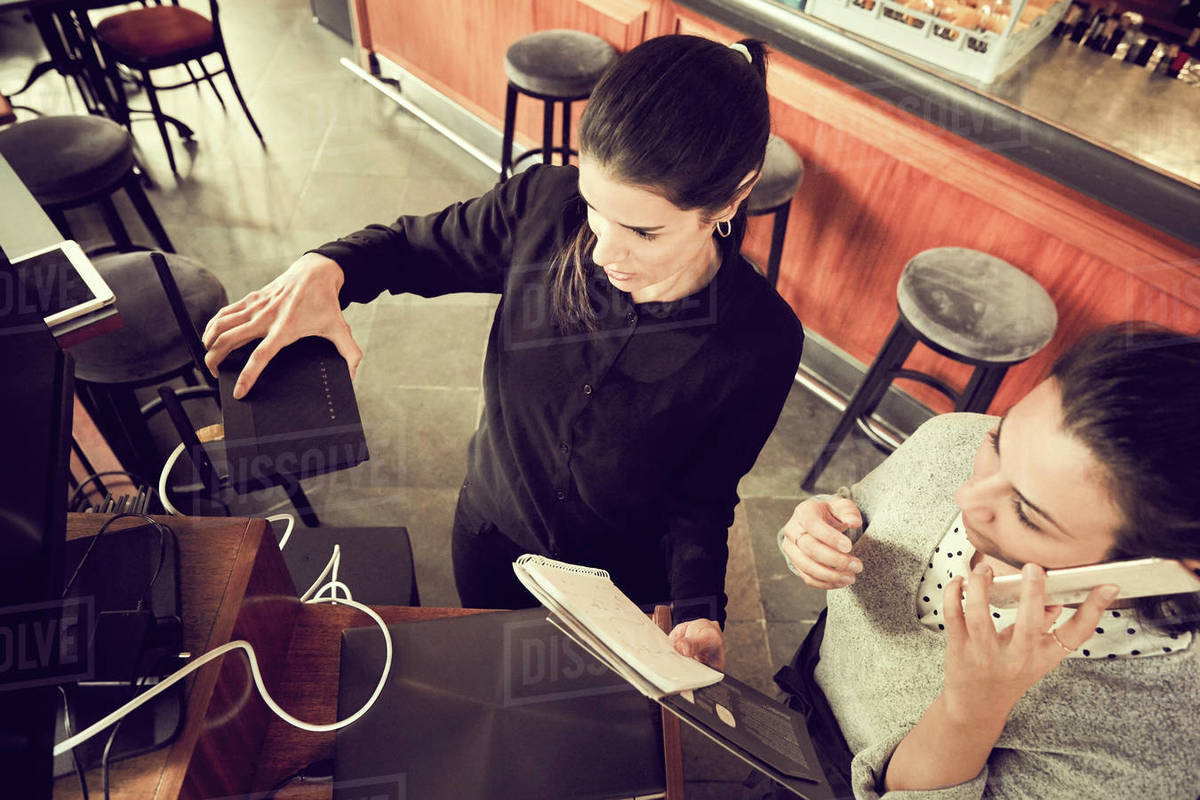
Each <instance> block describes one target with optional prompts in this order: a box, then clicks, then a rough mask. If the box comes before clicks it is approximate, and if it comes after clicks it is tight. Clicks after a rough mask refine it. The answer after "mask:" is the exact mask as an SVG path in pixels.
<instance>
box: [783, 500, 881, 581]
mask: <svg viewBox="0 0 1200 800" xmlns="http://www.w3.org/2000/svg"><path fill="white" fill-rule="evenodd" d="M861 527H862V512H861V511H859V510H858V506H856V505H855V504H854V501H853V500H850V499H848V498H845V497H834V498H832V499H825V498H821V497H810V498H808V499H807V500H805V501H804V502H803V503H801V504H800V505H798V506H796V510H795V511H793V512H792V518H791V519H789V520H788V521H787V524H786V525H784V526H783V530H781V531H780V532H779V549H780V550H781V551H782V552H783V555H784V557H785V558H786V559H787V561H788V565H789V567H790V568H791V570H792V572H793V573H794V574H796V575H799V576H800V577H801V578H802V579H803V580H804V582H805V583H807V584H808V585H809V586H813V587H815V588H817V589H840V588H841V587H843V586H849V585H850V584H852V583H854V579H855V576H856V575H858V573H860V572H862V568H863V565H862V562H861V561H859V560H858V559H857V558H855V557H854V556H852V555H850V549H851V546H852V543H851V541H850V537H848V536H846V535H845V531H846V530H848V529H850V528H861Z"/></svg>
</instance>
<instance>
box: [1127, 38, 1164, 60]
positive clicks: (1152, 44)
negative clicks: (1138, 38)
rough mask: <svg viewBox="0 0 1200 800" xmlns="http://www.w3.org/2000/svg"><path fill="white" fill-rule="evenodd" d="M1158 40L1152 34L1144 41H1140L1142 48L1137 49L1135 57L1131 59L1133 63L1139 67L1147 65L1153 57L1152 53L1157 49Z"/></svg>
mask: <svg viewBox="0 0 1200 800" xmlns="http://www.w3.org/2000/svg"><path fill="white" fill-rule="evenodd" d="M1158 45H1159V41H1158V39H1156V38H1154V37H1153V36H1147V37H1146V41H1145V42H1143V43H1142V48H1141V49H1140V50H1139V51H1138V54H1137V57H1136V58H1134V59H1133V63H1134V64H1137V65H1138V66H1139V67H1148V66H1149V65H1150V59H1151V58H1153V57H1154V53H1155V51H1156V50H1158Z"/></svg>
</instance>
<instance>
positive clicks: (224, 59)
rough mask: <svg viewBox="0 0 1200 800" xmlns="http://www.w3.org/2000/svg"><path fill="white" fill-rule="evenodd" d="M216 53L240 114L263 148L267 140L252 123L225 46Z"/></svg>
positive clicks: (252, 116)
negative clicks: (239, 106) (240, 108)
mask: <svg viewBox="0 0 1200 800" xmlns="http://www.w3.org/2000/svg"><path fill="white" fill-rule="evenodd" d="M217 53H218V54H219V55H220V56H221V63H222V64H224V65H225V77H227V78H229V85H230V86H232V87H233V96H234V97H236V98H237V101H238V103H240V104H241V106H242V113H243V114H245V115H246V121H247V122H249V123H250V128H251V130H253V131H254V135H255V136H257V137H258V141H259V143H260V144H262V146H263V147H264V148H265V147H266V146H267V140H266V139H264V138H263V135H262V131H260V130H259V129H258V123H257V122H255V121H254V115H253V114H251V113H250V106H248V105H246V98H244V97H242V90H241V88H240V87H238V82H237V78H235V77H233V66H232V65H231V64H230V63H229V54H228V53H226V52H225V46H224V45H221V49H220V50H218V51H217ZM203 66H204V65H203V62H201V68H203ZM209 83H212V78H209ZM216 90H217V87H216V86H215V85H214V86H213V91H214V92H215V91H216ZM217 97H218V98H219V97H220V95H219V94H218V95H217ZM224 104H225V103H224V102H222V103H221V105H224Z"/></svg>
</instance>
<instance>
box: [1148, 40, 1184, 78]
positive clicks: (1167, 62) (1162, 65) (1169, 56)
mask: <svg viewBox="0 0 1200 800" xmlns="http://www.w3.org/2000/svg"><path fill="white" fill-rule="evenodd" d="M1181 49H1182V48H1180V47H1179V45H1178V44H1177V43H1172V44H1169V45H1167V50H1166V52H1165V53H1163V57H1162V58H1161V59H1159V62H1158V64H1157V66H1155V67H1154V71H1155V73H1157V74H1159V75H1166V76H1167V77H1170V78H1175V77H1178V75H1179V73H1176V74H1175V75H1172V74H1171V64H1173V63H1174V62H1175V58H1176V56H1178V55H1179V51H1180V50H1181Z"/></svg>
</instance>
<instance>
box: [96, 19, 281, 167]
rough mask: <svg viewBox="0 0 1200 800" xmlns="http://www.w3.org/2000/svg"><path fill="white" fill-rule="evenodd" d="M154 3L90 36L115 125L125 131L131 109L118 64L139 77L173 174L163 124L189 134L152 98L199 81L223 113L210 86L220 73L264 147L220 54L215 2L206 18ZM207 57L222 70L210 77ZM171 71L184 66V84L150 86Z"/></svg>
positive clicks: (98, 28) (226, 56)
mask: <svg viewBox="0 0 1200 800" xmlns="http://www.w3.org/2000/svg"><path fill="white" fill-rule="evenodd" d="M155 3H156V4H155V5H147V6H146V7H144V8H134V9H131V10H129V11H123V12H121V13H119V14H114V15H112V16H110V17H105V18H104V19H103V20H101V21H100V22H99V24H97V25H96V26H95V29H94V30H93V32H92V34H93V37H94V39H95V41H96V42H97V44H98V45H99V47H100V52H101V55H102V56H103V57H104V61H105V64H106V66H107V68H108V70H109V82H110V84H111V86H112V89H113V93H114V95H115V98H116V101H117V107H118V113H119V114H120V115H121V119H120V120H119V121H120V122H122V123H124V124H125V126H126V127H128V126H129V122H130V116H129V112H130V109H129V106H128V103H127V101H126V97H125V90H124V87H123V85H122V82H121V77H120V75H119V74H118V73H117V68H118V65H121V66H124V67H126V68H128V69H129V70H131V71H133V72H136V73H138V74H139V75H140V76H141V83H142V86H143V87H144V88H145V90H146V97H147V99H148V100H149V101H150V108H151V113H152V114H153V115H154V121H155V122H156V123H157V125H158V132H159V134H160V135H161V136H162V140H163V146H164V147H166V150H167V160H168V162H169V163H170V165H171V171H172V172H175V173H176V174H178V172H179V170H178V169H177V168H176V166H175V153H174V151H173V150H172V148H171V141H170V139H169V138H168V136H167V124H168V123H172V124H175V125H176V127H177V128H179V129H180V131H181V132H182V133H183V135H184V136H185V138H190V134H191V131H190V130H188V129H187V128H186V126H183V125H181V124H180V123H179V122H178V120H175V119H174V118H172V117H170V116H169V115H167V114H164V113H163V110H162V107H161V106H160V105H159V102H158V94H157V93H158V92H160V91H166V90H169V89H178V88H180V87H183V86H193V85H198V84H199V82H200V81H201V80H204V81H207V82H208V85H209V86H210V87H211V88H212V91H213V94H215V95H216V96H217V100H218V101H219V102H220V103H221V107H222V108H225V100H224V99H223V98H222V97H221V93H220V92H219V91H218V90H217V85H216V83H214V82H213V76H214V75H220V74H221V73H225V74H226V75H228V76H229V83H230V85H231V86H232V87H233V93H234V94H235V95H237V99H238V102H239V103H240V104H241V106H242V111H244V112H245V114H246V119H247V120H248V121H249V122H250V127H251V128H253V129H254V134H255V135H256V136H258V139H259V141H260V142H264V146H265V140H264V139H263V135H262V131H260V130H259V128H258V124H257V123H256V122H255V121H254V117H253V115H251V113H250V108H249V107H248V106H247V105H246V100H245V98H244V97H242V90H241V89H240V88H239V87H238V83H237V79H236V78H235V77H234V75H233V67H232V66H231V65H230V63H229V53H228V52H227V51H226V49H225V39H224V37H223V36H222V35H221V21H220V16H219V8H218V6H217V0H209V4H208V6H209V17H208V18H206V17H204V16H203V15H202V14H198V13H196V12H195V11H192V10H191V9H187V8H183V7H181V6H180V5H179V0H172V2H171V4H169V5H167V4H164V3H163V0H155ZM112 4H113V3H112V2H111V0H108V2H103V0H102V1H101V2H96V0H92V1H91V2H85V6H86V7H89V8H97V7H100V6H106V5H112ZM208 55H217V56H220V58H221V64H222V67H221V68H220V69H218V70H215V71H212V72H210V71H209V69H208V67H207V66H206V65H205V63H204V57H205V56H208ZM192 61H195V62H196V63H197V65H198V66H199V68H200V72H201V75H199V76H197V75H196V74H195V73H194V72H192V69H191V66H190V62H192ZM174 66H183V67H184V68H185V69H186V70H187V73H188V80H185V81H181V82H179V83H173V84H170V85H167V86H156V85H155V84H154V83H153V82H152V80H151V78H150V73H151V72H153V71H154V70H158V69H162V68H164V67H174Z"/></svg>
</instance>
